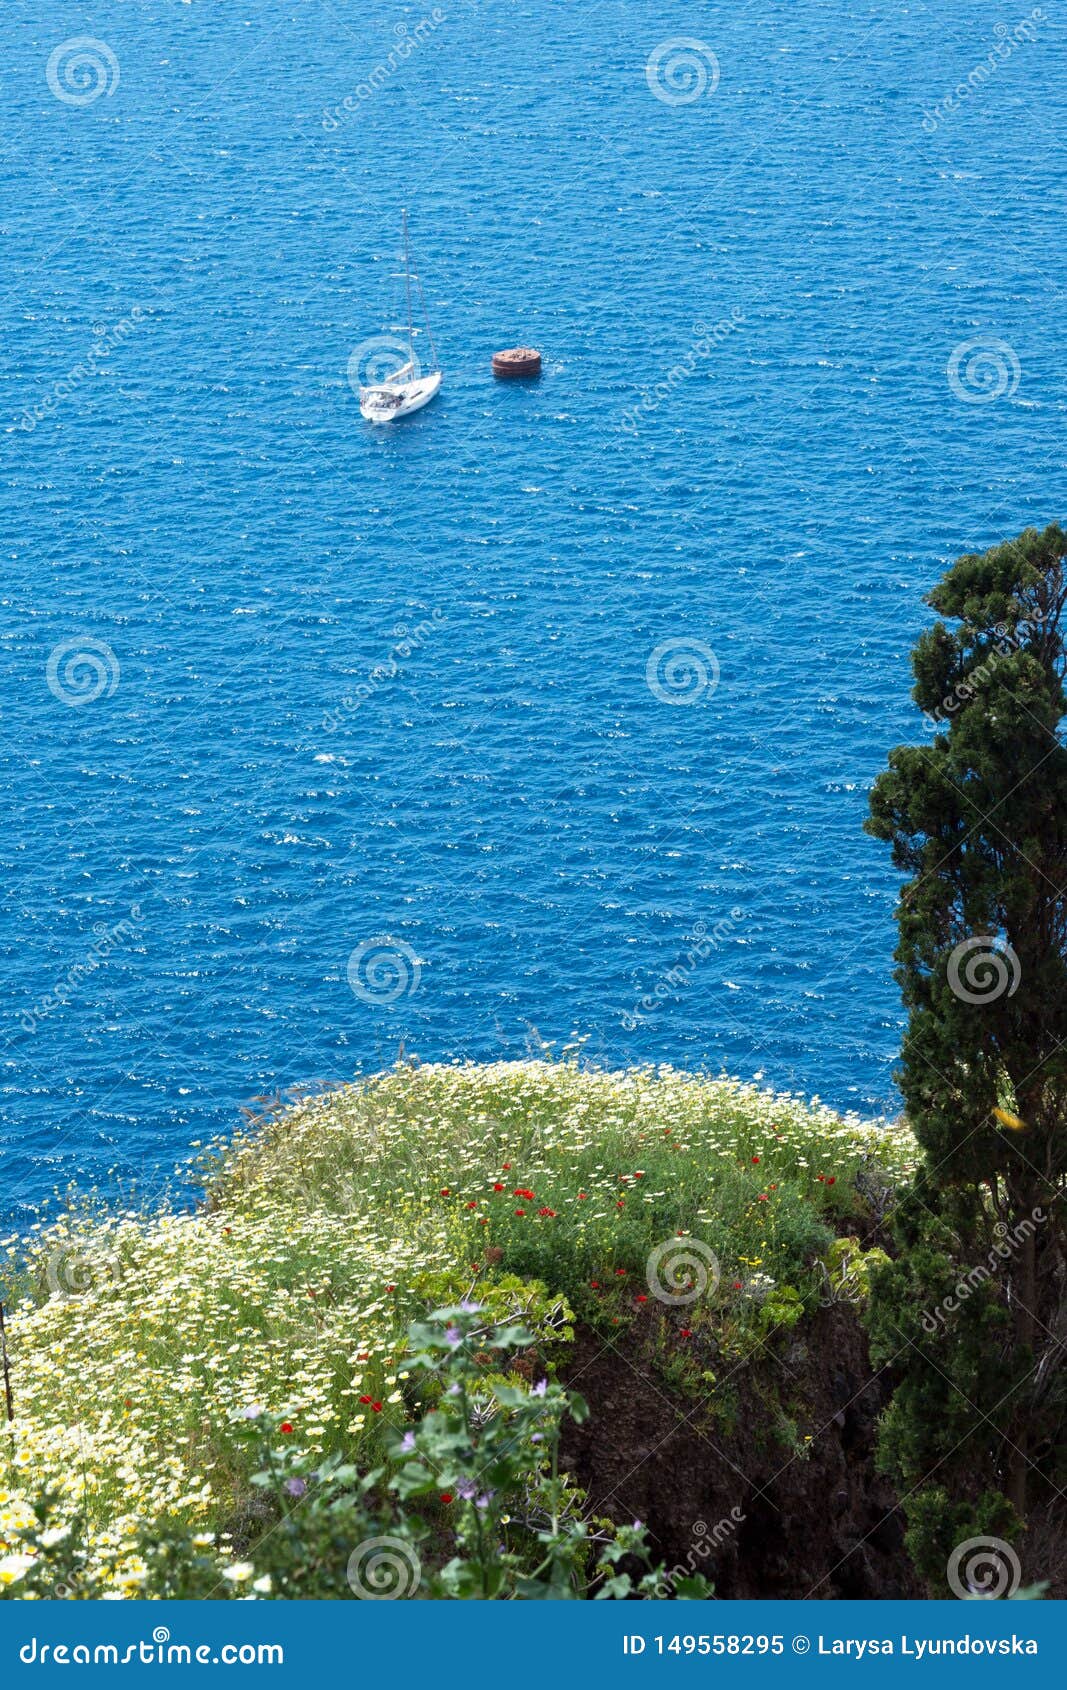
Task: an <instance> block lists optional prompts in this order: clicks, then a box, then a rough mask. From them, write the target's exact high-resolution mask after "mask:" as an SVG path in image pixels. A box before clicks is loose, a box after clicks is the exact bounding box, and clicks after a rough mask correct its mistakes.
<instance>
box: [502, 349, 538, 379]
mask: <svg viewBox="0 0 1067 1690" xmlns="http://www.w3.org/2000/svg"><path fill="white" fill-rule="evenodd" d="M493 374H494V375H495V376H539V375H540V374H541V354H540V352H538V351H537V350H536V348H535V347H533V346H509V347H508V349H507V351H506V352H494V353H493Z"/></svg>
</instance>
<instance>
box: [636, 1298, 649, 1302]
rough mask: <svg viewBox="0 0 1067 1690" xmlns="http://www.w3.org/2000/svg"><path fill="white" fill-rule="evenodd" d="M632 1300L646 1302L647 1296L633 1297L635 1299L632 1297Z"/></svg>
mask: <svg viewBox="0 0 1067 1690" xmlns="http://www.w3.org/2000/svg"><path fill="white" fill-rule="evenodd" d="M634 1301H635V1302H638V1303H647V1302H648V1298H647V1297H636V1298H635V1299H634Z"/></svg>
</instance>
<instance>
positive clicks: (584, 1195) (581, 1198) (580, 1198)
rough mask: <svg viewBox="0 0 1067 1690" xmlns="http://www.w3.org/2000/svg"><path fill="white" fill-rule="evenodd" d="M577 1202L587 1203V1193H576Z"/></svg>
mask: <svg viewBox="0 0 1067 1690" xmlns="http://www.w3.org/2000/svg"><path fill="white" fill-rule="evenodd" d="M578 1201H579V1203H588V1201H589V1195H588V1193H587V1192H585V1191H579V1193H578Z"/></svg>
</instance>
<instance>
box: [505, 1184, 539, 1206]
mask: <svg viewBox="0 0 1067 1690" xmlns="http://www.w3.org/2000/svg"><path fill="white" fill-rule="evenodd" d="M511 1195H512V1196H513V1197H526V1198H528V1199H529V1200H530V1201H531V1202H532V1201H533V1199H534V1197H535V1195H536V1193H535V1192H533V1191H531V1190H530V1188H529V1186H528V1185H517V1186H516V1187H515V1190H514V1191H513V1192H512V1194H511Z"/></svg>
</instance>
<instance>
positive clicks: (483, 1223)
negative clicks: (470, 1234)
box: [478, 1215, 489, 1226]
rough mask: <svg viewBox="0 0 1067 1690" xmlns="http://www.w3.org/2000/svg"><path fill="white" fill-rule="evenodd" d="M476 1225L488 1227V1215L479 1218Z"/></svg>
mask: <svg viewBox="0 0 1067 1690" xmlns="http://www.w3.org/2000/svg"><path fill="white" fill-rule="evenodd" d="M478 1225H479V1226H488V1225H489V1216H488V1215H482V1216H480V1217H479V1220H478Z"/></svg>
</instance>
